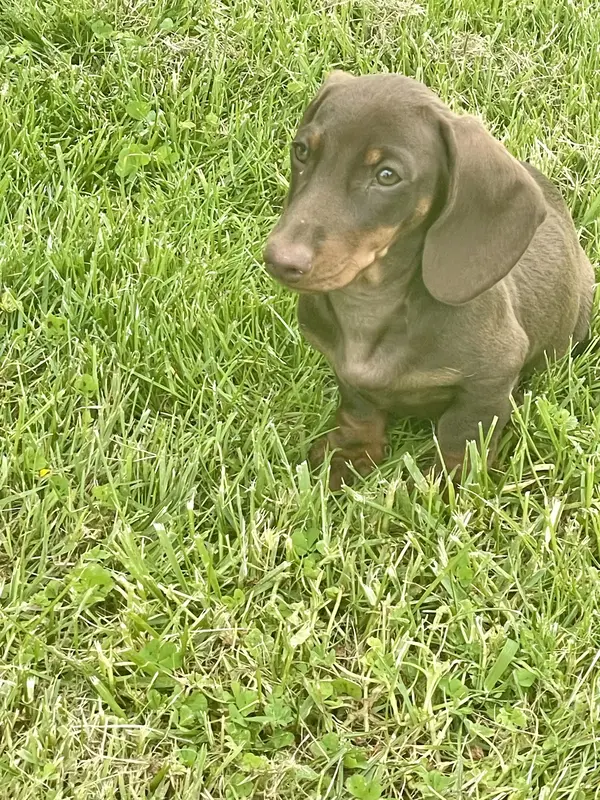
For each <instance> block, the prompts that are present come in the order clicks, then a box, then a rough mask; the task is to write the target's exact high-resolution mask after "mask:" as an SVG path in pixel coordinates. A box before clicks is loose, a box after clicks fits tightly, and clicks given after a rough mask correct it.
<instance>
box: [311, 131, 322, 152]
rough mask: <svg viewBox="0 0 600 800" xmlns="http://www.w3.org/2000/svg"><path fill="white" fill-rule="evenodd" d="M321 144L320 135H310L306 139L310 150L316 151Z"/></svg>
mask: <svg viewBox="0 0 600 800" xmlns="http://www.w3.org/2000/svg"><path fill="white" fill-rule="evenodd" d="M320 142H321V134H320V133H311V135H310V136H309V137H308V143H309V145H310V149H311V150H316V149H317V147H318V146H319V144H320Z"/></svg>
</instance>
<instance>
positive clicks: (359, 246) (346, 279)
mask: <svg viewBox="0 0 600 800" xmlns="http://www.w3.org/2000/svg"><path fill="white" fill-rule="evenodd" d="M399 231H400V226H399V225H382V226H381V227H379V228H376V229H375V230H371V231H367V232H365V233H359V234H355V235H354V236H347V237H344V238H343V239H335V240H330V241H328V242H325V244H324V245H323V247H322V248H321V250H320V252H319V254H318V257H317V259H316V260H315V264H314V266H313V269H312V271H311V273H310V274H309V275H308V276H307V280H306V282H304V281H301V282H299V283H298V284H297V285H296V286H295V287H294V288H296V287H297V288H298V289H299V290H300V291H302V290H305V291H316V292H330V291H332V290H333V289H342V288H343V287H344V286H346V285H347V284H349V283H350V282H351V281H353V280H354V278H356V276H357V275H359V274H360V273H361V272H364V273H367V272H368V275H366V274H365V277H366V278H367V280H369V282H377V283H378V282H379V281H380V280H381V278H382V272H381V268H380V264H379V262H380V260H381V259H382V258H384V257H385V255H386V254H387V252H388V250H389V248H390V247H391V245H392V244H393V242H394V240H395V238H396V235H397V234H398V232H399Z"/></svg>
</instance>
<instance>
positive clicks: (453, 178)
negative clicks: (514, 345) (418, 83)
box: [423, 117, 546, 305]
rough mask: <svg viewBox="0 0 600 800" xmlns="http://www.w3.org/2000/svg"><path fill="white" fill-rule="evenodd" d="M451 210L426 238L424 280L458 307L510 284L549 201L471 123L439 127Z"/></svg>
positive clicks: (453, 121) (448, 121) (445, 122)
mask: <svg viewBox="0 0 600 800" xmlns="http://www.w3.org/2000/svg"><path fill="white" fill-rule="evenodd" d="M441 125H442V131H443V136H444V140H445V144H446V151H447V154H448V170H449V186H448V194H447V198H446V204H445V206H444V208H443V209H442V212H441V214H440V216H439V217H438V219H437V220H436V221H435V222H434V224H433V225H432V226H431V228H430V229H429V231H428V233H427V237H426V239H425V247H424V250H423V280H424V282H425V286H426V287H427V290H428V291H429V292H430V294H432V295H433V297H435V298H436V300H440V301H441V302H443V303H448V304H450V305H460V304H462V303H466V302H468V301H469V300H472V299H473V298H474V297H477V295H479V294H481V293H482V292H485V291H486V289H489V288H490V287H491V286H493V285H494V284H495V283H497V282H498V281H499V280H501V279H502V278H504V277H505V275H507V274H508V273H509V272H510V270H511V269H512V268H513V267H514V265H515V264H516V263H517V261H518V260H519V259H520V258H521V256H522V255H523V253H524V252H525V250H526V249H527V247H528V246H529V243H530V242H531V240H532V238H533V235H534V233H535V232H536V230H537V229H538V227H539V226H540V225H541V223H542V222H543V221H544V219H545V217H546V208H545V203H544V197H543V194H542V192H541V190H540V188H539V187H538V185H537V184H536V182H535V181H534V180H533V178H532V177H531V176H530V175H529V173H528V172H527V171H526V170H525V168H524V167H523V166H522V165H521V164H519V162H518V161H517V160H516V159H515V158H513V157H512V156H511V155H510V153H509V152H508V150H506V148H505V147H504V146H503V145H502V144H500V142H498V141H496V139H494V138H493V136H491V134H489V133H488V132H487V131H486V130H485V128H484V127H483V126H482V125H481V124H480V123H479V122H478V121H477V120H475V119H474V118H472V117H453V118H444V119H442V120H441Z"/></svg>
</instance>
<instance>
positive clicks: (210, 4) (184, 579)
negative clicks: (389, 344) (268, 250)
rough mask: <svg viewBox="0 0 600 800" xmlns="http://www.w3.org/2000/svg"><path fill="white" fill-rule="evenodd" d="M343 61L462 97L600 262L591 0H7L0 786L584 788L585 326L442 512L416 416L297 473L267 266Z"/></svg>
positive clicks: (577, 799)
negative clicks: (388, 435)
mask: <svg viewBox="0 0 600 800" xmlns="http://www.w3.org/2000/svg"><path fill="white" fill-rule="evenodd" d="M334 67H341V68H345V69H348V70H352V71H355V72H360V73H363V72H374V71H384V70H394V71H399V72H403V73H406V74H408V75H412V76H415V77H417V78H419V79H422V80H424V81H425V82H426V83H427V84H428V85H429V86H431V87H432V88H433V89H434V90H435V91H436V92H438V93H439V94H440V95H441V96H442V97H443V98H444V99H445V100H446V101H447V102H448V103H449V104H450V105H451V106H452V107H453V108H455V109H457V110H459V109H464V110H468V111H469V112H471V113H475V114H477V115H479V116H480V117H481V118H482V119H483V120H485V122H486V124H487V125H488V126H489V127H490V129H491V130H492V131H493V132H494V134H495V135H496V136H498V137H499V138H501V139H502V140H504V141H505V142H506V143H507V145H508V146H509V148H510V149H511V151H512V152H513V153H514V154H515V155H517V156H519V157H521V158H527V159H529V160H531V161H532V162H533V163H534V164H536V165H537V166H538V167H540V168H541V169H543V170H544V171H545V172H546V173H547V174H548V175H549V176H550V177H551V178H553V179H554V181H555V182H556V183H557V184H558V185H559V186H560V187H561V189H562V191H563V193H564V195H565V197H566V198H567V200H568V202H569V205H570V207H571V209H572V211H573V215H574V218H575V221H576V224H577V226H578V229H579V231H580V235H581V240H582V243H583V245H584V247H585V248H586V251H587V252H588V254H589V256H590V258H591V259H592V261H593V263H595V264H596V265H598V264H599V263H600V236H599V234H600V225H599V223H598V216H599V214H600V133H599V132H600V13H598V8H597V2H596V0H577V1H576V2H573V1H572V0H553V2H550V0H502V2H500V0H429V2H428V1H427V0H421V2H418V1H417V0H363V2H351V1H350V0H348V1H346V0H338V1H336V2H330V1H329V0H231V2H225V1H221V2H220V1H219V0H170V2H169V1H168V0H164V2H163V1H162V0H104V2H102V1H101V0H3V2H2V6H1V8H0V221H1V229H0V231H1V233H0V270H1V273H0V326H1V330H0V333H1V338H0V398H1V403H0V445H1V448H0V598H1V601H0V723H1V727H0V798H2V800H5V799H6V800H34V799H35V800H38V799H39V800H67V799H68V800H81V799H83V800H104V799H105V798H106V799H107V800H108V798H115V799H116V798H118V799H119V800H141V798H157V800H158V799H159V798H176V799H177V800H192V799H193V800H212V799H214V800H219V799H220V798H226V800H236V798H250V797H253V798H272V799H273V800H292V799H293V800H299V799H301V798H313V799H314V800H317V798H321V799H322V800H325V798H328V799H331V800H333V798H344V799H346V798H348V800H351V799H352V798H356V799H357V800H378V799H379V798H382V800H393V799H394V798H402V799H403V800H421V799H422V800H434V799H435V798H443V799H446V798H450V799H456V800H458V798H464V799H465V800H466V798H473V799H474V800H588V799H590V800H591V799H592V798H598V797H600V754H599V752H598V750H599V748H598V746H597V742H598V741H599V738H600V499H599V490H598V484H599V482H600V414H598V410H599V408H600V353H599V350H598V348H597V347H596V346H594V344H596V345H597V343H598V339H597V338H596V342H595V343H593V345H592V346H591V347H590V348H589V349H588V351H587V352H586V353H584V354H582V355H580V356H578V357H577V358H571V359H564V360H563V361H562V362H560V363H558V364H555V365H552V366H549V368H548V370H547V371H546V372H544V374H540V375H538V376H536V377H535V379H534V380H533V382H532V383H530V384H529V385H528V386H526V387H525V388H526V393H525V396H524V399H523V401H522V402H521V403H520V404H519V405H518V406H517V407H516V408H515V412H514V415H513V418H512V421H511V424H510V425H509V427H508V429H507V432H506V435H505V436H504V438H503V444H502V449H501V457H500V462H499V465H498V469H497V470H489V472H488V471H486V468H485V464H484V463H483V462H481V461H480V462H477V461H475V465H474V467H473V470H472V472H471V473H470V474H469V475H465V476H464V483H463V487H462V488H461V489H459V490H457V491H456V492H455V493H454V492H451V493H450V495H449V497H448V499H447V500H445V499H443V497H442V495H441V492H440V489H439V487H437V486H435V485H432V484H431V483H430V482H428V480H427V479H426V478H424V477H423V474H422V473H421V470H422V472H423V473H425V472H426V467H427V465H428V463H429V460H430V458H431V456H432V454H433V453H434V443H433V438H432V435H431V427H430V426H429V425H427V424H425V425H424V424H421V423H418V424H417V423H414V422H405V423H401V424H399V425H398V426H397V427H396V428H395V430H394V433H393V436H392V449H391V455H390V458H389V460H388V461H387V462H386V463H385V465H384V466H383V467H382V468H381V470H380V471H378V472H376V473H374V474H373V475H372V476H370V477H369V478H368V479H365V480H362V481H361V482H359V483H357V484H356V485H355V486H354V487H353V488H347V489H345V490H344V492H343V493H341V494H340V495H331V494H330V493H329V492H328V490H327V489H326V488H325V486H326V484H325V477H326V475H325V473H326V470H325V469H324V470H323V471H322V472H321V473H320V474H311V473H310V472H309V471H308V468H307V466H306V464H305V461H304V459H305V457H306V453H307V450H308V446H309V444H310V441H311V440H312V438H314V436H315V435H316V434H317V433H319V432H322V431H323V430H325V429H326V426H327V421H328V417H329V415H330V414H331V412H332V411H333V409H334V408H335V405H336V390H335V385H334V382H333V379H332V375H331V372H330V370H329V368H328V366H327V364H326V363H325V362H324V361H323V359H322V358H321V357H320V356H319V355H318V354H317V353H315V352H314V351H312V350H311V349H310V348H309V347H308V346H307V345H306V344H305V343H304V342H303V340H302V339H301V338H300V335H299V333H298V329H297V324H296V321H295V299H294V297H293V296H292V295H291V294H289V293H286V292H285V291H284V290H283V289H281V288H279V287H278V286H276V285H275V284H274V283H273V282H272V281H271V280H270V279H269V278H268V276H267V275H266V274H265V272H264V270H263V268H262V267H261V263H260V253H261V249H262V245H263V243H264V240H265V237H266V234H267V233H268V231H269V229H270V227H271V225H272V224H273V221H274V220H275V219H276V217H277V214H278V211H279V209H280V208H281V204H282V201H283V197H284V195H285V190H286V185H287V179H288V160H287V152H288V148H289V143H290V140H291V137H292V135H293V130H294V127H295V125H296V123H297V121H298V119H299V115H300V113H301V110H302V108H303V106H304V105H305V104H306V102H307V100H308V98H309V97H310V96H311V94H312V93H313V92H314V90H315V88H316V87H317V86H318V84H319V82H320V81H321V79H322V77H323V75H324V74H325V73H327V72H328V71H329V70H330V69H332V68H334ZM595 327H596V332H597V333H598V331H600V325H598V323H596V326H595Z"/></svg>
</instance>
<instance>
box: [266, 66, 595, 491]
mask: <svg viewBox="0 0 600 800" xmlns="http://www.w3.org/2000/svg"><path fill="white" fill-rule="evenodd" d="M384 98H385V99H386V100H387V101H388V103H389V104H392V103H393V102H396V103H397V105H396V106H395V107H394V108H393V110H392V111H391V112H390V111H389V109H385V110H384V112H383V113H384V116H385V121H384V124H383V125H382V124H380V120H378V119H377V118H376V114H377V108H378V105H380V104H381V102H382V100H383V99H384ZM328 109H329V110H330V113H329V114H328V113H327V111H328ZM340 109H341V113H340ZM369 118H371V120H372V124H371V125H367V122H368V121H369ZM336 123H337V124H336ZM335 124H336V127H335V129H334V128H333V127H332V125H335ZM403 125H404V127H405V128H408V129H409V130H408V135H407V132H406V130H404V129H403V128H402V126H403ZM302 132H304V133H303V136H304V140H301V141H300V143H299V144H300V145H301V147H304V144H303V141H308V142H310V144H309V145H307V149H308V150H309V154H308V155H307V156H306V158H305V159H304V156H305V155H306V153H305V152H304V149H301V151H300V155H302V157H303V158H302V159H300V158H297V159H295V161H296V163H295V164H294V175H293V180H292V186H291V188H290V195H289V202H288V205H287V207H286V210H285V211H284V214H283V215H282V219H281V220H280V222H279V224H278V226H277V227H276V228H275V230H274V232H273V234H272V235H271V237H270V240H269V243H268V246H267V249H266V253H265V260H266V261H267V264H268V265H270V269H271V271H272V272H273V273H274V274H275V275H276V276H277V277H278V278H279V279H280V280H282V281H283V282H284V283H286V284H287V285H290V286H291V287H292V288H296V289H298V290H300V292H301V296H300V301H299V308H298V313H299V321H300V325H301V329H302V331H303V333H304V335H305V336H306V338H307V339H308V341H309V342H311V344H313V345H314V346H315V347H316V348H317V349H319V350H320V351H321V352H322V353H324V355H325V356H326V357H327V358H328V360H329V361H330V362H331V364H332V366H333V369H334V370H335V373H336V376H337V379H338V383H339V386H340V392H341V404H340V408H339V410H338V414H337V419H336V423H337V428H336V430H334V431H333V432H332V433H330V434H329V435H328V436H327V437H324V438H323V440H321V441H320V442H318V443H317V445H316V447H315V448H313V452H312V460H313V461H319V460H321V459H322V458H323V456H324V452H325V448H326V447H332V448H338V452H336V453H335V454H334V457H333V460H332V470H331V476H330V481H331V484H332V485H333V486H337V485H339V483H340V482H341V480H342V478H344V479H346V480H347V479H348V478H349V477H350V473H349V471H348V468H347V465H346V462H352V463H353V465H354V466H355V468H356V469H357V470H358V471H359V472H361V473H365V472H367V471H369V469H371V468H372V466H373V463H377V462H379V461H381V460H382V459H383V457H384V449H385V441H386V439H385V427H386V422H387V418H388V415H390V414H392V413H393V414H401V415H406V416H425V417H431V418H436V419H438V440H439V444H440V448H441V451H442V454H443V457H444V461H445V464H446V466H447V468H448V469H450V470H452V469H454V468H455V467H457V466H459V465H460V464H461V463H462V461H463V458H464V454H465V446H466V442H467V441H468V440H470V439H478V436H479V434H478V430H479V424H480V423H481V424H482V425H483V428H484V429H488V428H489V427H490V426H491V425H492V423H493V421H494V418H497V423H496V426H495V429H494V434H493V436H492V443H491V449H492V450H493V449H494V447H495V444H496V443H497V439H498V436H499V434H500V432H501V430H502V428H503V427H504V425H505V424H506V422H507V420H508V418H509V415H510V407H511V404H510V396H511V393H512V391H513V389H514V387H515V385H516V384H517V382H518V380H519V377H520V376H521V375H523V374H524V373H525V372H528V371H529V370H531V369H533V368H535V367H536V366H538V365H539V364H541V363H544V360H545V355H546V354H548V355H549V356H550V357H552V356H560V355H563V354H564V353H566V352H567V350H568V348H569V344H570V341H571V340H574V341H581V340H583V339H585V338H586V336H587V334H588V330H589V319H590V313H591V305H592V294H593V285H594V274H593V270H592V267H591V265H590V263H589V261H588V259H587V258H586V256H585V254H584V252H583V250H582V249H581V247H580V245H579V242H578V240H577V235H576V231H575V228H574V225H573V222H572V220H571V217H570V215H569V212H568V210H567V208H566V206H565V204H564V201H563V200H562V198H561V196H560V194H559V193H558V191H557V190H556V189H555V187H554V186H553V185H552V184H551V183H550V181H548V180H547V179H546V178H545V177H544V176H543V175H542V174H541V173H539V172H538V171H537V170H536V169H535V168H534V167H531V166H530V165H528V164H522V163H520V162H518V161H516V160H515V159H514V158H512V156H510V155H509V154H508V152H507V151H506V150H505V149H504V148H503V147H502V145H500V144H499V143H498V142H496V141H495V140H494V139H492V137H491V136H490V135H489V134H488V133H487V132H486V131H485V130H484V129H483V128H482V127H481V126H480V125H479V123H477V122H476V121H475V120H472V119H471V118H469V117H458V116H456V115H454V114H452V112H450V111H449V110H448V109H447V108H446V107H445V106H444V105H443V104H442V103H441V101H439V100H438V98H436V97H435V95H433V94H432V93H431V92H429V90H427V89H426V88H425V87H423V86H422V85H421V84H418V83H416V82H414V81H411V80H410V79H408V78H403V77H401V76H393V75H391V76H369V77H366V78H352V77H350V76H346V75H345V74H343V73H342V74H339V73H335V74H334V76H333V77H332V78H331V79H330V80H329V81H328V82H326V84H325V86H324V88H323V89H322V90H321V92H320V93H319V95H317V98H316V99H315V101H314V102H313V103H312V104H311V106H309V109H308V110H307V112H306V115H305V118H304V120H303V123H302V125H301V128H300V132H299V133H302ZM311 156H312V158H313V163H312V164H311V162H310V158H311ZM348 162H350V163H351V166H350V167H349V168H345V164H347V163H348ZM382 164H383V167H382V166H381V165H382ZM375 170H378V171H377V172H375ZM306 173H308V174H306ZM373 176H376V177H373ZM328 195H329V196H328ZM327 201H328V204H329V205H328V204H327Z"/></svg>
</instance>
